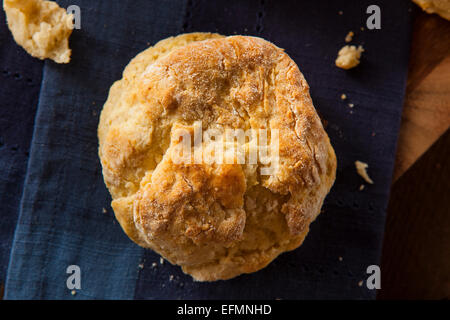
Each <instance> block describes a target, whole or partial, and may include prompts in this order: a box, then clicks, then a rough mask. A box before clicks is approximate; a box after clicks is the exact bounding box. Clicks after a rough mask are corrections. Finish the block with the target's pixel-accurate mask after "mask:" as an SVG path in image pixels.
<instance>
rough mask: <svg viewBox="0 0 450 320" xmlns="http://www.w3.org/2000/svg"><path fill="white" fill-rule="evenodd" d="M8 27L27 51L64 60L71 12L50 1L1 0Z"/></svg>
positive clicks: (71, 27)
mask: <svg viewBox="0 0 450 320" xmlns="http://www.w3.org/2000/svg"><path fill="white" fill-rule="evenodd" d="M3 9H4V10H5V12H6V19H7V21H8V27H9V29H10V30H11V33H12V35H13V37H14V40H15V41H16V42H17V44H19V45H20V46H22V47H23V48H24V49H25V50H26V51H27V52H28V53H29V54H30V55H32V56H33V57H36V58H39V59H45V58H49V59H52V60H53V61H55V62H57V63H68V62H69V61H70V54H71V50H70V49H69V37H70V34H71V33H72V30H73V15H72V14H67V12H66V10H65V9H63V8H60V7H59V6H58V4H56V3H55V2H53V1H44V0H3Z"/></svg>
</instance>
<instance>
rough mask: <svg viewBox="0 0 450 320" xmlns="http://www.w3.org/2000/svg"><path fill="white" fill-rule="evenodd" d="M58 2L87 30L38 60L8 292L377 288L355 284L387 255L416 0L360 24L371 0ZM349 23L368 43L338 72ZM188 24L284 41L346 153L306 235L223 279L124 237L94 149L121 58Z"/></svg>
mask: <svg viewBox="0 0 450 320" xmlns="http://www.w3.org/2000/svg"><path fill="white" fill-rule="evenodd" d="M58 3H60V4H61V5H62V6H64V7H67V6H69V5H71V4H77V5H79V6H80V8H81V29H80V30H75V31H74V33H73V35H72V36H71V39H70V43H71V47H72V49H73V53H72V61H71V63H70V64H68V65H57V64H55V63H53V62H51V61H46V62H45V65H44V73H43V79H42V88H41V91H40V97H39V103H38V108H37V115H36V120H35V125H34V132H33V139H32V143H31V151H30V158H29V162H28V169H27V174H26V178H25V183H24V190H23V195H22V198H21V204H20V213H19V218H18V222H17V227H16V230H15V234H14V240H13V246H12V250H11V256H10V260H9V267H8V272H7V279H6V288H5V298H7V299H133V298H137V299H152V298H153V299H161V298H189V299H192V298H200V299H207V298H210V299H212V298H225V299H230V298H237V299H243V298H264V299H272V298H273V299H274V298H282V299H288V298H291V299H295V298H357V299H358V298H359V299H361V298H373V297H375V291H373V290H368V289H367V288H365V286H363V287H360V286H358V282H359V281H360V280H363V279H366V278H367V275H366V268H367V266H368V265H371V264H378V263H379V258H380V252H381V241H382V236H383V228H384V221H385V209H386V206H387V200H388V195H389V187H390V182H391V176H392V169H393V163H394V155H395V148H396V140H397V134H398V129H399V123H400V116H401V107H402V101H403V95H404V88H405V80H406V75H407V65H408V52H409V35H410V25H411V23H410V22H411V12H410V9H411V6H412V5H411V4H410V2H409V1H407V0H402V1H395V2H394V1H388V0H385V1H378V4H379V6H380V7H381V11H382V29H381V30H367V29H366V30H364V31H360V27H363V26H365V20H366V18H367V16H368V15H367V14H366V8H367V6H368V5H370V4H372V3H371V2H370V1H333V2H330V1H324V0H320V1H299V2H293V1H269V0H266V1H252V0H249V1H240V2H232V1H223V0H220V1H207V0H190V1H186V0H174V1H164V2H161V1H153V0H152V1H149V0H142V1H114V2H112V1H88V0H79V1H73V0H71V1H58ZM339 11H343V14H342V15H339V14H338V12H339ZM350 30H353V31H355V33H356V36H355V39H354V43H356V44H363V45H364V47H365V49H366V52H365V53H364V54H363V59H362V63H361V65H360V66H359V67H358V68H356V69H354V70H350V71H344V70H340V69H338V68H336V67H335V66H334V59H335V57H336V53H337V51H338V49H339V48H340V47H342V46H343V45H344V44H345V42H344V38H345V35H346V34H347V32H348V31H350ZM191 31H212V32H219V33H222V34H235V33H237V34H250V35H257V36H262V37H264V38H266V39H268V40H270V41H272V42H274V43H275V44H276V45H278V46H279V47H282V48H285V49H286V51H287V53H288V54H289V55H290V56H291V57H292V58H293V59H294V60H295V61H296V62H297V63H298V65H299V67H300V70H301V71H302V72H303V73H304V75H305V77H306V79H307V81H308V82H309V84H310V86H311V95H312V98H313V101H314V103H315V106H316V108H317V110H318V112H319V113H320V114H321V116H322V117H323V118H324V119H326V120H327V122H328V125H327V127H326V129H327V132H328V133H329V135H330V139H331V140H332V143H333V146H334V147H335V150H336V152H337V157H338V174H337V180H336V183H335V186H334V188H333V190H332V192H331V194H330V195H329V197H328V198H327V200H326V204H325V207H324V213H323V214H322V215H320V216H319V218H318V219H317V221H316V222H314V223H313V224H312V227H311V232H310V234H309V236H308V237H307V239H306V241H305V243H304V245H303V246H302V247H301V248H299V249H297V250H295V251H293V252H290V253H286V254H283V255H281V256H280V257H279V258H278V259H277V260H275V261H274V262H273V263H272V264H270V265H269V267H267V268H266V269H264V270H262V271H260V272H257V273H254V274H251V275H243V276H240V277H238V278H236V279H233V280H230V281H219V282H216V283H196V282H193V281H192V279H191V278H190V277H189V276H186V275H184V274H183V273H182V272H181V271H180V269H179V268H178V267H176V266H171V265H169V264H168V263H165V264H164V265H161V264H159V256H158V255H156V254H155V253H154V252H152V251H150V250H144V249H141V248H139V247H138V246H137V245H135V244H134V243H132V242H131V241H130V240H129V239H128V238H127V237H126V236H125V235H124V233H123V232H122V231H121V229H120V226H119V225H118V223H117V222H116V221H115V219H114V217H113V212H112V210H111V208H110V206H109V203H110V200H111V199H110V196H109V194H108V192H107V190H106V187H105V186H104V183H103V181H102V176H101V166H100V163H99V160H98V156H97V143H98V142H97V137H96V128H97V124H98V116H99V113H100V111H101V108H102V105H103V103H104V101H105V100H106V97H107V95H108V89H109V87H110V86H111V84H112V83H113V82H114V81H115V80H118V79H120V77H121V72H122V70H123V68H124V67H125V65H126V64H127V63H128V62H129V60H130V59H131V58H132V57H134V56H135V55H136V54H137V53H139V52H140V51H142V50H143V49H145V48H146V47H148V46H149V45H151V44H154V43H156V42H157V41H158V40H160V39H163V38H166V37H168V36H171V35H176V34H179V33H182V32H191ZM342 93H346V95H347V96H348V100H346V101H341V99H340V96H341V94H342ZM18 97H19V96H16V98H18ZM347 103H353V104H354V105H355V106H354V108H350V107H349V106H348V105H347ZM355 160H362V161H365V162H368V163H369V165H370V169H369V172H370V175H371V177H372V178H373V179H374V181H375V182H376V183H375V185H373V186H367V187H366V189H365V190H364V191H363V192H360V191H359V190H358V188H359V186H360V185H361V184H362V180H361V178H360V177H359V176H357V175H356V173H355V168H354V161H355ZM103 208H106V213H105V212H103V211H104V210H103ZM339 257H343V261H339ZM153 262H157V264H158V266H157V267H152V263H153ZM69 265H78V266H80V268H81V290H77V294H76V295H72V294H71V290H69V289H67V287H66V280H67V277H68V274H66V268H67V267H68V266H69ZM170 275H173V280H172V281H170V280H169V277H170Z"/></svg>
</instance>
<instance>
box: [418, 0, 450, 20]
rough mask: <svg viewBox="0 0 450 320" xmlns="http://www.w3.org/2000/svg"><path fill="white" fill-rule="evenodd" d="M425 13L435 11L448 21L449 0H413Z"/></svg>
mask: <svg viewBox="0 0 450 320" xmlns="http://www.w3.org/2000/svg"><path fill="white" fill-rule="evenodd" d="M413 1H414V2H415V3H416V4H417V5H418V6H420V7H421V8H422V9H423V10H424V11H426V12H427V13H437V14H438V15H440V16H441V17H442V18H445V19H447V20H449V21H450V0H413Z"/></svg>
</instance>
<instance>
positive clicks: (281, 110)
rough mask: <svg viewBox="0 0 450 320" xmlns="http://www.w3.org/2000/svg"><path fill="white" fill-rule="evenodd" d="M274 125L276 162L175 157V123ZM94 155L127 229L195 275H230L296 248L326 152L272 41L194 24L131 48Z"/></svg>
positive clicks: (296, 76) (303, 89)
mask: <svg viewBox="0 0 450 320" xmlns="http://www.w3.org/2000/svg"><path fill="white" fill-rule="evenodd" d="M198 120H201V121H202V127H203V130H206V129H211V128H216V127H218V126H222V127H225V128H240V129H244V130H246V129H249V128H252V129H268V130H269V131H270V130H274V129H277V130H279V137H280V138H279V141H280V148H279V157H280V160H279V163H280V165H279V167H278V169H277V170H276V172H275V173H274V174H273V175H270V176H263V175H260V174H259V167H260V166H261V165H260V164H257V165H251V164H210V165H208V164H205V163H202V164H176V162H175V161H174V152H175V151H174V150H175V147H176V144H177V140H176V139H175V138H174V131H175V130H177V128H183V129H186V130H193V127H194V122H195V121H198ZM98 136H99V144H100V145H99V155H100V159H101V162H102V166H103V176H104V180H105V183H106V185H107V186H108V188H109V190H110V192H111V195H112V197H113V201H112V206H113V209H114V212H115V214H116V217H117V219H118V221H119V222H120V224H121V226H122V227H123V229H124V231H125V232H126V233H127V234H128V236H129V237H130V238H131V239H133V240H134V241H135V242H136V243H138V244H139V245H141V246H144V247H148V248H152V249H153V250H155V251H157V252H158V253H160V254H161V255H163V256H164V257H165V258H166V259H168V260H169V261H170V262H171V263H174V264H179V265H181V266H182V268H183V271H184V272H186V273H189V274H190V275H192V276H193V277H194V278H195V279H196V280H200V281H214V280H219V279H229V278H232V277H235V276H237V275H239V274H242V273H250V272H254V271H257V270H259V269H261V268H263V267H265V266H266V265H267V264H268V263H269V262H270V261H272V260H273V259H274V258H275V257H276V256H278V255H279V254H280V253H282V252H284V251H288V250H292V249H295V248H296V247H298V246H299V245H300V244H301V243H302V242H303V239H304V237H305V236H306V234H307V232H308V227H309V224H310V223H311V222H312V221H313V220H314V219H315V218H316V216H317V215H318V214H319V212H320V208H321V206H322V202H323V200H324V198H325V196H326V194H327V193H328V191H329V190H330V188H331V186H332V184H333V182H334V179H335V171H336V158H335V154H334V151H333V148H332V147H331V144H330V142H329V139H328V136H327V135H326V133H325V131H324V129H323V127H322V124H321V122H320V120H319V118H318V116H317V114H316V112H315V109H314V106H313V104H312V101H311V98H310V96H309V87H308V85H307V83H306V81H305V79H304V78H303V75H302V74H301V73H300V71H299V69H298V67H297V65H296V64H295V63H294V62H293V61H292V60H291V59H290V58H289V56H288V55H287V54H285V53H284V52H283V50H282V49H280V48H278V47H276V46H274V45H273V44H271V43H269V42H267V41H265V40H263V39H260V38H255V37H245V36H232V37H222V36H220V35H217V34H205V33H194V34H184V35H180V36H178V37H175V38H169V39H166V40H163V41H161V42H159V43H158V44H156V45H155V46H154V47H152V48H149V49H147V50H145V51H144V52H142V53H141V54H139V55H138V56H137V57H136V58H135V59H133V60H132V61H131V62H130V64H129V65H128V66H127V68H126V69H125V71H124V76H123V79H122V80H120V81H117V82H116V83H115V84H114V85H113V86H112V88H111V90H110V94H109V97H108V100H107V102H106V103H105V106H104V109H103V111H102V114H101V117H100V124H99V129H98Z"/></svg>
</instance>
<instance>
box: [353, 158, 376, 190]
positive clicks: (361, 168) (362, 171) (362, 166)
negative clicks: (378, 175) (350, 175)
mask: <svg viewBox="0 0 450 320" xmlns="http://www.w3.org/2000/svg"><path fill="white" fill-rule="evenodd" d="M355 167H356V171H357V172H358V174H359V175H360V176H361V177H362V178H363V179H364V180H365V181H366V182H367V183H370V184H373V180H372V179H370V177H369V175H368V174H367V168H368V167H369V165H368V164H367V163H364V162H361V161H359V160H357V161H355Z"/></svg>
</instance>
